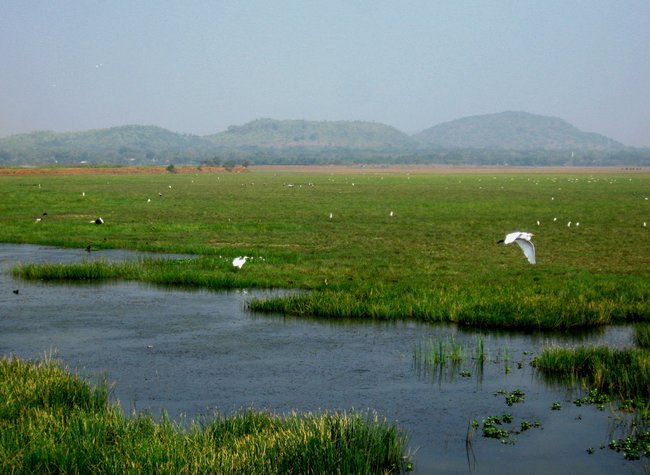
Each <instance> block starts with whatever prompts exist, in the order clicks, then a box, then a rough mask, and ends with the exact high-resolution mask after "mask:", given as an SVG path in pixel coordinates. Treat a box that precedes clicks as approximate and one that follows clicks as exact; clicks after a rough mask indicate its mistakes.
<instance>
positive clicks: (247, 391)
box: [0, 244, 644, 474]
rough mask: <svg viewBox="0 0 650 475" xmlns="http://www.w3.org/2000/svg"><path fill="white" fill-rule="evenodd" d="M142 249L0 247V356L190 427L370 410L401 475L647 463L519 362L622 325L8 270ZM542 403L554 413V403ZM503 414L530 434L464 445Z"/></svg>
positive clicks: (621, 432)
mask: <svg viewBox="0 0 650 475" xmlns="http://www.w3.org/2000/svg"><path fill="white" fill-rule="evenodd" d="M142 256H143V254H142V253H135V252H130V251H122V250H111V251H108V250H107V251H96V252H91V253H87V252H85V251H84V250H74V249H58V248H51V247H42V246H33V245H13V244H0V354H2V355H9V354H13V355H17V356H20V357H22V358H29V359H38V358H42V357H43V356H44V355H45V354H50V353H52V354H53V355H54V356H55V357H57V358H58V359H61V360H62V361H63V362H65V364H66V365H67V366H69V367H70V368H71V369H72V370H73V371H75V370H76V371H78V372H79V373H80V374H82V375H86V376H88V377H89V378H91V379H92V378H94V379H97V378H98V377H100V376H101V375H106V376H107V378H108V380H109V381H112V382H114V383H115V387H114V392H113V395H114V398H115V399H116V400H119V402H120V404H121V405H122V408H123V409H124V411H125V412H126V413H129V412H131V411H133V410H136V411H143V410H148V411H151V412H152V413H154V414H160V413H161V411H166V412H167V413H168V414H170V415H171V416H172V417H174V418H178V417H181V416H184V417H187V418H194V417H199V416H203V415H209V414H212V413H213V412H214V411H219V412H220V413H222V414H228V413H230V412H232V411H235V410H238V409H241V408H247V407H254V408H257V409H268V410H270V411H272V412H274V413H278V414H281V413H288V412H290V411H293V410H295V411H298V412H305V411H323V410H328V411H333V410H351V409H356V410H373V411H377V412H378V413H379V414H380V415H383V416H385V417H387V418H388V420H390V421H393V422H396V423H397V424H398V425H399V427H401V428H402V429H403V430H405V431H406V433H407V434H408V438H409V446H410V449H411V450H412V451H413V452H414V455H413V459H414V462H415V471H414V473H422V474H428V473H444V474H455V473H459V474H460V473H463V474H464V473H475V474H487V473H528V474H547V473H572V474H576V473H591V474H610V473H622V472H625V473H634V472H642V470H643V463H644V462H638V461H637V462H628V461H625V460H624V459H623V456H622V454H620V453H616V452H614V451H612V450H610V449H608V448H607V443H608V442H609V440H610V439H611V438H613V437H623V436H625V435H627V434H626V432H625V427H624V426H625V424H623V421H621V420H620V419H619V414H617V413H616V412H615V411H611V410H609V409H608V408H605V409H604V410H598V409H597V408H596V407H594V406H593V405H588V406H577V405H575V404H573V403H572V402H571V401H572V400H575V399H576V398H577V397H578V396H580V395H582V394H581V393H580V391H579V390H576V389H572V388H568V387H566V386H565V385H559V384H551V383H546V382H544V380H543V379H542V378H541V377H540V376H539V375H537V374H536V372H535V370H534V368H532V367H531V366H530V361H531V359H532V358H533V357H534V356H535V354H537V353H538V352H539V351H541V349H542V348H544V347H545V346H547V345H566V346H574V345H578V344H607V345H610V346H628V345H631V344H632V331H631V329H630V328H628V327H610V328H607V329H605V330H603V331H599V332H592V333H590V334H581V335H575V334H572V335H566V334H554V335H549V334H519V333H499V332H484V331H483V332H479V331H476V330H467V329H460V328H458V327H456V326H452V325H424V324H419V323H414V322H397V323H376V322H374V323H373V322H332V321H324V320H315V319H296V318H289V317H283V316H281V315H257V314H253V313H251V312H249V311H247V310H246V305H245V303H246V302H247V301H248V300H249V299H251V298H252V297H254V296H255V297H259V296H264V295H265V294H271V293H272V292H271V291H266V292H263V291H255V292H251V291H244V290H241V291H233V292H213V291H188V290H179V289H172V288H161V287H155V286H151V285H145V284H139V283H134V282H110V283H102V284H83V285H69V284H51V283H42V282H27V281H22V280H17V279H14V278H13V277H12V276H11V275H10V273H9V269H11V267H12V266H14V265H15V264H16V263H19V262H74V261H82V260H84V259H105V260H125V259H137V258H140V257H142ZM167 257H168V258H174V256H167ZM14 290H18V291H19V292H18V293H17V294H16V293H14V292H13V291H14ZM478 336H481V337H482V338H483V344H484V348H485V353H486V354H487V355H488V356H489V359H488V361H487V362H486V363H485V364H484V365H483V369H482V371H480V370H479V367H478V366H477V365H476V361H475V360H474V359H473V358H472V357H471V355H472V354H473V352H474V351H475V348H476V346H477V337H478ZM452 338H453V341H455V342H456V344H460V345H462V347H463V348H464V352H465V353H466V355H467V356H466V358H465V359H464V361H463V362H462V363H461V364H460V365H458V366H456V367H453V366H451V365H447V366H446V367H442V368H439V370H433V371H432V370H431V369H430V368H429V369H427V368H424V367H423V366H422V365H418V364H416V362H415V361H414V355H415V351H414V348H415V347H416V346H418V345H422V344H423V343H426V342H429V341H432V342H434V343H435V342H440V341H442V342H447V341H451V339H452ZM461 373H462V375H461ZM516 389H519V390H522V391H523V392H524V394H525V398H524V401H523V402H521V403H517V404H514V405H512V406H507V405H506V403H505V396H504V394H503V393H499V392H500V391H502V392H503V391H505V392H506V393H507V392H511V391H514V390H516ZM554 402H560V403H561V405H562V409H561V410H559V411H558V410H551V405H552V404H553V403H554ZM503 413H510V414H512V415H513V418H514V424H516V425H519V423H520V422H521V421H531V422H540V423H541V427H538V428H533V429H530V430H528V431H525V432H522V433H520V434H517V435H515V436H513V440H512V441H511V443H507V444H502V443H500V442H499V441H498V440H495V439H487V438H483V437H482V436H481V432H480V430H479V431H477V432H476V433H474V435H473V438H472V440H471V444H470V445H469V448H468V446H467V444H466V439H467V434H468V424H469V422H470V421H471V420H472V419H476V420H478V421H479V422H480V421H481V420H483V419H485V418H487V417H488V416H492V415H501V414H503ZM601 447H604V448H601ZM589 448H593V449H594V450H593V453H588V451H587V449H589Z"/></svg>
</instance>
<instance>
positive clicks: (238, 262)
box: [232, 256, 248, 269]
mask: <svg viewBox="0 0 650 475" xmlns="http://www.w3.org/2000/svg"><path fill="white" fill-rule="evenodd" d="M246 259H248V256H244V257H242V256H238V257H235V258H234V259H233V260H232V265H233V267H236V268H237V269H241V268H242V266H243V265H244V264H245V263H246Z"/></svg>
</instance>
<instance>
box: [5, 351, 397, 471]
mask: <svg viewBox="0 0 650 475" xmlns="http://www.w3.org/2000/svg"><path fill="white" fill-rule="evenodd" d="M0 395H1V396H2V397H0V429H1V430H0V432H1V433H2V436H1V437H0V465H1V466H2V467H3V471H6V472H9V473H54V472H56V473H174V474H175V473H242V474H274V473H368V474H370V473H399V472H400V470H404V469H405V468H408V461H407V460H406V458H405V457H404V451H405V446H406V442H405V438H404V435H403V434H402V433H401V432H400V431H399V430H398V429H397V428H396V427H395V426H394V425H391V424H388V423H387V422H386V421H385V420H384V419H382V418H380V417H378V416H377V415H375V414H372V413H368V414H362V413H324V414H311V413H310V414H302V415H299V414H295V413H294V414H290V415H286V416H275V415H273V414H270V413H267V412H258V411H253V410H247V411H242V412H239V413H236V414H233V415H231V416H228V417H223V416H219V415H216V416H214V417H211V418H205V419H203V420H201V421H192V422H191V423H190V424H189V426H187V425H181V424H179V423H175V422H172V421H171V420H170V419H168V418H167V417H166V416H163V417H162V419H161V420H159V421H157V420H155V419H154V418H153V417H152V416H150V415H147V414H137V415H136V414H134V415H132V416H131V417H128V418H125V417H124V415H123V413H122V411H121V409H120V408H119V406H117V405H114V404H111V403H109V391H108V388H107V386H106V384H105V383H102V384H100V385H98V386H91V385H89V384H88V383H87V382H85V381H83V380H81V379H80V377H79V376H77V375H72V374H70V373H69V372H68V371H67V370H66V369H64V368H63V367H62V366H60V364H58V363H56V362H53V361H50V360H45V361H41V362H37V363H33V362H28V361H24V360H20V359H17V358H3V359H2V360H0Z"/></svg>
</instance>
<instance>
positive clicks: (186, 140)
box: [0, 112, 650, 166]
mask: <svg viewBox="0 0 650 475" xmlns="http://www.w3.org/2000/svg"><path fill="white" fill-rule="evenodd" d="M202 163H203V164H210V165H213V164H226V163H231V164H232V163H237V164H245V165H248V164H332V163H337V164H345V163H385V164H396V163H399V164H404V163H414V164H424V163H442V164H449V165H528V166H550V165H554V166H557V165H576V166H588V165H589V166H591V165H595V166H597V165H626V166H650V149H646V148H644V149H638V148H633V147H626V146H624V145H623V144H621V143H619V142H616V141H615V140H612V139H610V138H608V137H605V136H603V135H600V134H595V133H589V132H583V131H581V130H579V129H577V128H576V127H574V126H572V125H571V124H569V123H567V122H565V121H564V120H562V119H558V118H554V117H546V116H540V115H534V114H529V113H526V112H502V113H499V114H489V115H480V116H473V117H465V118H462V119H458V120H454V121H451V122H445V123H442V124H439V125H436V126H434V127H431V128H429V129H426V130H424V131H422V132H420V133H418V134H415V135H413V136H410V135H407V134H405V133H403V132H400V131H399V130H397V129H395V128H394V127H391V126H389V125H385V124H380V123H375V122H362V121H305V120H273V119H258V120H254V121H252V122H249V123H247V124H244V125H241V126H231V127H229V128H228V130H226V131H224V132H220V133H216V134H213V135H207V136H196V135H185V134H178V133H175V132H170V131H169V130H165V129H162V128H160V127H154V126H140V125H127V126H122V127H113V128H109V129H101V130H90V131H85V132H70V133H55V132H32V133H29V134H21V135H14V136H11V137H7V138H4V139H0V166H19V165H53V164H59V165H63V164H66V165H73V164H76V165H78V164H88V165H99V164H113V165H165V164H176V165H185V164H193V165H199V164H202Z"/></svg>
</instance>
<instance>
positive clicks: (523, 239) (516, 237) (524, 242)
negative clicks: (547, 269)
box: [497, 231, 535, 264]
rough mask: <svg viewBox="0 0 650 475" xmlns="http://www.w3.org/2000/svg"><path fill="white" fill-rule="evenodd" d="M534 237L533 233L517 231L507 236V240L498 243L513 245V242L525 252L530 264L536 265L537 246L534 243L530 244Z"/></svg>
mask: <svg viewBox="0 0 650 475" xmlns="http://www.w3.org/2000/svg"><path fill="white" fill-rule="evenodd" d="M532 237H533V234H532V233H526V232H522V231H515V232H513V233H510V234H506V238H505V239H501V240H500V241H497V243H504V244H512V243H513V242H516V243H517V244H518V245H519V247H520V248H521V250H522V251H524V255H525V256H526V258H527V259H528V262H530V263H531V264H535V246H534V245H533V243H532V242H530V240H531V238H532Z"/></svg>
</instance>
